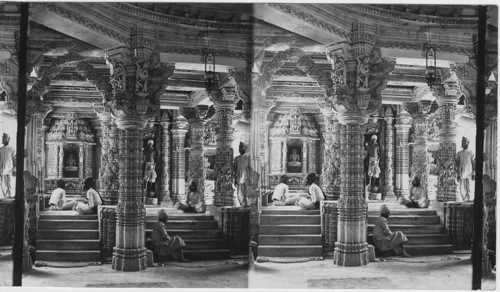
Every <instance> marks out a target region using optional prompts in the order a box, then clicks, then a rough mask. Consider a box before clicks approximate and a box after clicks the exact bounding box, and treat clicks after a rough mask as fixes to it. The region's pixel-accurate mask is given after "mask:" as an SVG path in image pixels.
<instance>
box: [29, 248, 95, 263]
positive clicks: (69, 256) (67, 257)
mask: <svg viewBox="0 0 500 292" xmlns="http://www.w3.org/2000/svg"><path fill="white" fill-rule="evenodd" d="M36 260H37V261H52V262H69V261H71V262H93V261H100V260H101V252H100V251H99V250H59V249H58V250H37V252H36Z"/></svg>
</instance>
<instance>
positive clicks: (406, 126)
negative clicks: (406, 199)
mask: <svg viewBox="0 0 500 292" xmlns="http://www.w3.org/2000/svg"><path fill="white" fill-rule="evenodd" d="M395 128H396V184H395V186H394V193H395V194H396V196H397V197H401V196H408V195H409V193H410V177H409V173H410V171H409V160H410V154H409V153H410V149H409V145H408V140H409V132H410V128H411V116H410V114H409V113H408V112H407V111H406V110H405V109H404V108H403V107H402V108H401V109H400V112H399V114H398V116H397V118H396V126H395Z"/></svg>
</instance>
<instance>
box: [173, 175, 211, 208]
mask: <svg viewBox="0 0 500 292" xmlns="http://www.w3.org/2000/svg"><path fill="white" fill-rule="evenodd" d="M175 207H176V208H177V209H178V210H181V211H183V212H186V213H205V211H206V210H207V207H206V206H205V197H204V194H203V193H202V192H201V191H200V190H198V183H197V182H196V181H195V180H192V181H191V182H190V183H189V187H188V192H187V196H186V203H185V204H183V203H180V202H177V204H175Z"/></svg>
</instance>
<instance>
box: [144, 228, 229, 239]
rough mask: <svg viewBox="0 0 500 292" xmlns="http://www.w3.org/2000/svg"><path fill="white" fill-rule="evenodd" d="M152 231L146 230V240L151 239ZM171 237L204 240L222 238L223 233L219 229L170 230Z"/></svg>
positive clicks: (168, 231)
mask: <svg viewBox="0 0 500 292" xmlns="http://www.w3.org/2000/svg"><path fill="white" fill-rule="evenodd" d="M152 232H153V230H152V229H146V238H151V233H152ZM167 233H168V235H169V236H180V237H181V238H182V239H184V240H185V239H192V238H193V239H195V238H196V239H202V238H207V239H208V238H221V236H222V232H221V231H220V230H218V229H212V230H178V229H168V230H167Z"/></svg>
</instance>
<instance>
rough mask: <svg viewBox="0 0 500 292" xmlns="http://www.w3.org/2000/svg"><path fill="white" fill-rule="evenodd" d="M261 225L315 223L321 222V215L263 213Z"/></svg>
mask: <svg viewBox="0 0 500 292" xmlns="http://www.w3.org/2000/svg"><path fill="white" fill-rule="evenodd" d="M260 224H261V225H282V224H297V225H314V224H318V225H320V224H321V216H320V215H268V214H266V215H261V216H260Z"/></svg>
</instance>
